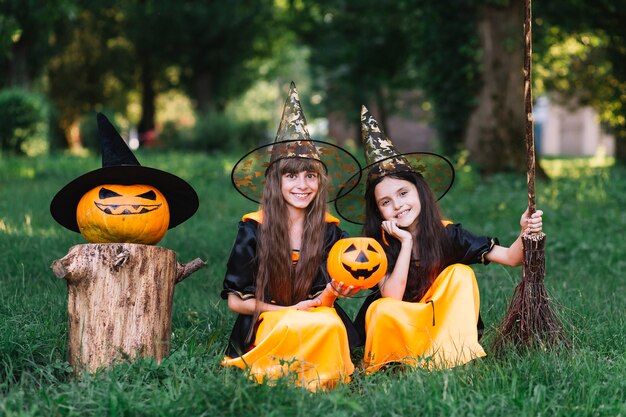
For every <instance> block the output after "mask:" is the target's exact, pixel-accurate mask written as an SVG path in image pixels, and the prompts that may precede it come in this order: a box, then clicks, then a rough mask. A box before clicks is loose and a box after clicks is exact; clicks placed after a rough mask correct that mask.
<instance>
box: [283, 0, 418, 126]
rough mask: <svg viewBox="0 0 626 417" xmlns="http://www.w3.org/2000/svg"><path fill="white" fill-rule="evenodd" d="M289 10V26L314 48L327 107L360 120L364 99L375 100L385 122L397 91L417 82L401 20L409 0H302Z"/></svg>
mask: <svg viewBox="0 0 626 417" xmlns="http://www.w3.org/2000/svg"><path fill="white" fill-rule="evenodd" d="M287 12H288V14H287V16H288V19H289V21H290V27H291V29H292V30H293V31H294V33H296V34H297V36H298V37H299V39H300V41H301V42H302V43H303V44H305V45H307V46H308V47H309V48H310V50H311V56H310V64H311V68H312V71H313V78H314V80H317V83H318V86H319V87H321V90H322V91H323V92H324V96H325V100H324V106H325V109H326V111H327V112H333V111H339V112H341V113H343V114H345V115H346V116H347V117H348V119H350V120H352V121H353V123H355V125H356V126H359V125H360V114H359V109H360V107H361V105H363V104H369V103H375V104H376V107H377V111H378V114H379V116H378V120H379V121H380V123H381V125H382V126H383V128H385V126H386V124H387V114H388V113H389V112H390V111H391V110H392V107H393V97H394V94H395V92H397V91H398V90H400V89H410V88H412V86H414V85H415V73H414V71H412V70H411V68H410V67H409V66H408V59H409V52H410V51H409V37H408V36H407V35H406V33H404V32H403V28H402V25H401V22H402V21H403V15H404V13H405V2H402V1H398V2H386V3H385V4H384V7H383V5H382V4H381V2H380V1H376V0H362V1H358V2H346V1H340V0H316V1H309V0H300V1H292V2H290V7H289V9H288V11H287ZM385 129H386V128H385ZM386 130H387V129H386Z"/></svg>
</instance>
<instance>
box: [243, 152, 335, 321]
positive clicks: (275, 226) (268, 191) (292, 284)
mask: <svg viewBox="0 0 626 417" xmlns="http://www.w3.org/2000/svg"><path fill="white" fill-rule="evenodd" d="M303 171H308V172H316V173H317V174H318V178H319V186H318V191H317V195H316V196H315V198H314V199H313V201H312V202H311V203H310V204H309V206H308V207H307V208H306V216H305V220H304V225H303V230H302V245H301V247H300V248H292V247H291V243H290V239H289V221H288V220H287V219H288V218H289V215H288V211H287V204H286V203H285V200H284V198H283V195H282V191H281V180H282V177H283V175H284V174H286V173H292V174H297V173H299V172H303ZM327 184H328V179H327V177H326V174H325V172H324V168H323V166H322V164H321V163H320V162H318V161H316V160H314V159H305V158H285V159H282V160H279V161H277V162H275V163H274V164H273V165H272V166H270V168H269V169H268V171H267V173H266V182H265V187H264V189H263V197H262V200H261V208H262V210H263V222H262V223H261V225H260V226H259V238H258V246H257V265H258V271H257V275H256V294H255V295H256V299H257V300H258V301H263V302H270V301H273V302H275V303H276V304H278V305H283V306H287V305H292V304H295V303H297V302H299V301H302V300H304V299H306V298H307V296H308V294H309V291H310V290H311V286H312V285H313V281H314V279H315V277H316V275H317V273H318V269H319V267H320V264H321V262H322V259H323V248H324V236H325V231H326V227H325V226H324V225H325V218H326V217H325V216H326V192H327V191H326V190H327ZM293 249H299V250H300V258H299V261H298V263H297V265H296V267H295V268H294V267H293V265H292V258H291V256H292V251H293ZM257 313H258V308H257ZM257 315H258V314H257Z"/></svg>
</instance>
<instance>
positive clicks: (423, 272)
mask: <svg viewBox="0 0 626 417" xmlns="http://www.w3.org/2000/svg"><path fill="white" fill-rule="evenodd" d="M386 177H391V178H396V179H399V180H404V181H408V182H410V183H411V184H413V185H415V187H416V188H417V194H418V196H419V199H420V205H421V211H420V214H419V222H417V228H416V231H415V232H414V234H413V255H412V256H411V264H410V266H409V274H408V277H407V284H406V289H405V291H404V297H403V299H404V300H405V301H419V300H420V299H421V298H422V297H423V296H424V294H425V293H426V291H428V289H429V288H430V286H431V285H432V283H433V281H434V280H435V278H437V275H439V273H440V272H441V271H442V270H443V268H444V266H445V265H444V263H445V259H444V255H445V252H446V248H447V246H448V245H449V243H448V239H447V235H446V232H445V227H444V225H443V223H442V216H441V212H440V211H439V205H438V204H437V201H436V199H435V196H434V194H433V192H432V191H431V189H430V187H428V184H427V183H426V181H425V180H424V178H423V177H422V176H421V175H420V174H418V173H416V172H412V171H405V172H397V173H394V174H389V175H386V176H384V177H379V178H377V179H376V180H374V181H371V182H368V183H367V188H366V191H365V202H366V203H365V224H364V226H363V235H364V236H369V237H373V238H374V239H376V240H378V241H379V242H380V243H381V245H382V246H383V248H385V252H387V257H388V258H389V259H390V260H393V261H392V262H390V263H389V271H388V272H389V273H391V271H392V268H393V267H395V260H396V259H397V258H398V254H399V253H400V247H401V244H400V241H399V240H397V239H394V238H393V237H391V236H389V235H386V238H387V239H386V240H387V242H388V243H389V246H387V245H386V244H385V243H384V242H383V239H382V228H381V223H382V222H383V220H384V219H383V217H382V215H381V214H380V211H379V210H378V205H377V204H376V198H375V196H374V190H375V188H376V185H378V184H379V183H380V182H381V181H382V179H383V178H386ZM417 261H419V263H418V262H417ZM418 264H419V267H418Z"/></svg>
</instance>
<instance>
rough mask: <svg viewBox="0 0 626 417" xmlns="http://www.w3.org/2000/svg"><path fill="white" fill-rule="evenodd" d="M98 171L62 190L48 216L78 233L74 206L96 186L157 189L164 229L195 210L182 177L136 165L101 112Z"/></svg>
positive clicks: (195, 203) (195, 201)
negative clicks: (165, 212) (166, 215)
mask: <svg viewBox="0 0 626 417" xmlns="http://www.w3.org/2000/svg"><path fill="white" fill-rule="evenodd" d="M97 119H98V130H99V132H100V143H101V147H102V168H99V169H96V170H94V171H90V172H88V173H86V174H84V175H81V176H80V177H78V178H76V179H75V180H73V181H72V182H70V183H69V184H67V185H66V186H65V187H63V188H62V189H61V190H60V191H59V192H58V193H57V194H56V195H55V196H54V198H53V199H52V202H51V203H50V213H52V217H54V219H55V220H56V221H57V222H59V223H60V224H61V225H62V226H63V227H66V228H68V229H70V230H72V231H74V232H79V229H78V223H77V222H76V207H77V206H78V202H79V201H80V199H81V198H82V197H83V195H84V194H85V193H86V192H87V191H89V190H91V189H92V188H94V187H97V186H98V185H104V184H120V185H133V184H146V185H151V186H153V187H155V188H157V189H158V190H159V191H160V192H161V193H162V194H163V196H164V197H165V199H166V200H167V204H168V206H169V209H170V223H169V226H168V229H171V228H173V227H176V226H178V225H179V224H181V223H183V222H184V221H185V220H187V219H189V218H190V217H191V216H193V214H194V213H195V212H196V210H198V205H199V201H198V195H197V194H196V192H195V190H194V189H193V188H192V187H191V185H189V184H188V183H187V182H186V181H185V180H183V179H182V178H179V177H177V176H176V175H173V174H170V173H168V172H165V171H161V170H158V169H155V168H149V167H144V166H141V165H140V164H139V161H137V158H135V155H133V153H132V151H131V150H130V149H129V148H128V146H127V145H126V142H124V139H122V137H121V136H120V134H119V133H118V132H117V130H115V128H114V127H113V125H112V124H111V122H109V120H108V119H107V118H106V116H105V115H103V114H102V113H98V116H97Z"/></svg>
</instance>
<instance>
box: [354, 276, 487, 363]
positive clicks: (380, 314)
mask: <svg viewBox="0 0 626 417" xmlns="http://www.w3.org/2000/svg"><path fill="white" fill-rule="evenodd" d="M479 308H480V296H479V293H478V285H477V283H476V277H475V276H474V271H472V269H471V268H470V267H468V266H466V265H462V264H454V265H450V266H449V267H447V268H446V269H444V270H443V271H442V272H441V274H439V276H438V277H437V279H436V280H435V282H433V285H432V286H431V287H430V289H429V290H428V292H427V293H426V294H425V295H424V297H423V298H422V299H421V300H420V302H417V303H411V302H405V301H399V300H395V299H392V298H381V299H379V300H376V301H375V302H373V303H372V304H371V305H370V307H369V308H368V309H367V313H366V316H365V331H366V335H367V336H366V341H365V357H364V360H365V367H366V371H367V372H368V373H371V372H375V371H377V370H378V369H379V368H380V367H381V366H383V365H384V364H387V363H391V362H400V363H404V364H408V365H411V366H425V367H427V368H431V369H432V368H451V367H454V366H457V365H462V364H464V363H467V362H469V361H471V360H472V359H475V358H477V357H480V356H485V355H486V354H485V351H484V350H483V348H482V346H481V345H480V344H479V343H478V331H477V329H476V324H477V322H478V312H479Z"/></svg>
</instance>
